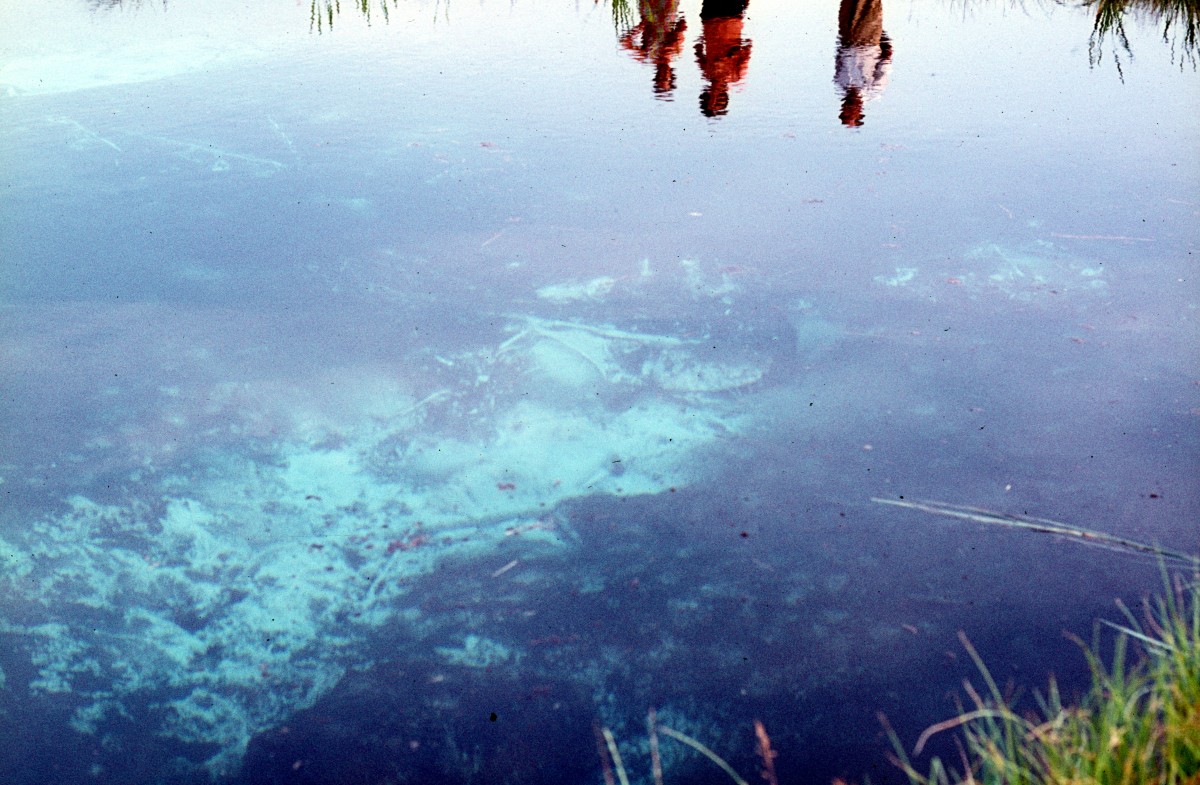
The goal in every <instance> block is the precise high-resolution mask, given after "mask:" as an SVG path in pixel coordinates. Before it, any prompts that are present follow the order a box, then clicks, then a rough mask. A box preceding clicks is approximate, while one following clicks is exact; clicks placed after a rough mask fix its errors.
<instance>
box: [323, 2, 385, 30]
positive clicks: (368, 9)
mask: <svg viewBox="0 0 1200 785" xmlns="http://www.w3.org/2000/svg"><path fill="white" fill-rule="evenodd" d="M391 3H392V6H393V7H395V5H396V0H391ZM347 4H348V5H351V6H353V7H354V10H355V11H358V13H359V14H360V15H361V16H362V17H363V18H364V19H366V20H367V24H368V25H370V24H371V13H372V5H371V0H347ZM378 6H379V13H380V14H381V15H382V16H383V21H384V24H386V23H387V21H388V0H378ZM341 12H342V3H341V0H311V2H310V4H309V29H310V30H316V31H317V32H318V33H321V32H324V31H325V30H332V29H333V18H334V17H335V16H337V15H338V14H340V13H341Z"/></svg>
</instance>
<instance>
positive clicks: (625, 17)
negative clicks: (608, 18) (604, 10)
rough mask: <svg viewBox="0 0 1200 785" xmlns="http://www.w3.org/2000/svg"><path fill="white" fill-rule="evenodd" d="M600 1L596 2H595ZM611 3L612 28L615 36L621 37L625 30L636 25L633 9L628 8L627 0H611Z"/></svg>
mask: <svg viewBox="0 0 1200 785" xmlns="http://www.w3.org/2000/svg"><path fill="white" fill-rule="evenodd" d="M600 1H601V0H596V2H600ZM611 3H612V19H613V27H615V28H616V29H617V35H622V34H623V33H624V32H625V31H626V30H628V29H629V28H631V27H633V26H634V25H635V24H637V22H636V21H635V20H634V13H633V8H632V7H630V5H629V0H611Z"/></svg>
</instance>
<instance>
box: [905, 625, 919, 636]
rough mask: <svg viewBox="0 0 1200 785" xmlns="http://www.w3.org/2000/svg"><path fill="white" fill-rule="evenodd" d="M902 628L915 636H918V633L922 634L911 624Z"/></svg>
mask: <svg viewBox="0 0 1200 785" xmlns="http://www.w3.org/2000/svg"><path fill="white" fill-rule="evenodd" d="M900 626H901V627H903V628H904V631H905V632H910V633H912V634H913V635H917V634H918V633H920V632H921V631H920V630H918V629H917V628H916V627H914V626H913V625H911V624H901V625H900Z"/></svg>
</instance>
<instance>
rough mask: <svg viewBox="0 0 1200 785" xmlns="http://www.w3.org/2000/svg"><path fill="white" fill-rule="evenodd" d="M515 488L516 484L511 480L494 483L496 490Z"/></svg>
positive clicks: (512, 489)
mask: <svg viewBox="0 0 1200 785" xmlns="http://www.w3.org/2000/svg"><path fill="white" fill-rule="evenodd" d="M516 489H517V484H516V483H512V482H498V483H496V490H500V491H515V490H516Z"/></svg>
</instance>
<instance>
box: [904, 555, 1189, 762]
mask: <svg viewBox="0 0 1200 785" xmlns="http://www.w3.org/2000/svg"><path fill="white" fill-rule="evenodd" d="M1193 580H1194V576H1193ZM1166 583H1167V585H1166V587H1165V592H1164V594H1163V595H1162V596H1161V597H1160V598H1158V599H1157V600H1155V601H1154V602H1153V603H1152V604H1151V603H1147V606H1146V613H1145V622H1143V623H1141V624H1139V623H1138V622H1137V620H1136V619H1135V618H1134V616H1133V614H1131V613H1129V611H1128V610H1126V609H1125V608H1124V607H1122V610H1123V611H1124V612H1125V615H1126V617H1127V619H1128V621H1129V626H1128V627H1117V629H1119V630H1120V633H1121V634H1120V637H1119V638H1118V639H1117V642H1116V644H1115V647H1114V651H1113V657H1112V664H1111V666H1109V667H1107V668H1106V667H1105V665H1104V663H1103V661H1102V660H1101V657H1100V655H1099V649H1098V645H1097V644H1096V643H1093V645H1092V646H1091V647H1090V648H1087V647H1084V651H1085V655H1086V656H1087V660H1088V664H1089V666H1090V667H1091V671H1092V680H1093V681H1092V687H1091V690H1090V691H1089V692H1088V693H1087V695H1085V696H1084V698H1083V700H1082V701H1081V703H1080V704H1079V706H1078V707H1075V708H1073V707H1068V706H1064V705H1063V703H1062V697H1061V695H1060V694H1059V692H1058V689H1057V687H1056V686H1055V684H1054V682H1053V681H1051V682H1050V687H1049V690H1048V692H1047V693H1046V694H1045V695H1044V696H1042V695H1039V696H1038V706H1039V708H1038V711H1037V712H1035V713H1029V714H1019V713H1017V711H1016V710H1015V709H1014V708H1013V707H1012V705H1011V703H1010V702H1009V699H1008V698H1006V697H1005V695H1004V694H1003V693H1002V692H1001V691H1000V688H999V687H998V686H997V684H996V682H995V681H994V680H993V679H992V677H991V675H990V674H989V673H988V670H987V668H986V667H985V666H984V664H983V660H982V659H981V658H980V656H979V654H978V653H977V652H976V651H975V649H974V647H972V646H971V643H970V641H968V640H967V639H966V637H965V636H962V642H963V645H964V646H965V647H966V649H967V653H968V654H970V656H971V659H972V660H973V661H974V663H975V665H976V667H977V668H978V669H979V672H980V674H981V675H982V677H983V682H984V684H985V686H986V687H987V690H986V691H985V692H984V693H983V694H982V695H981V694H979V693H978V692H976V691H975V690H974V689H973V688H972V687H971V686H970V685H969V684H968V685H967V692H968V695H969V696H970V699H971V707H970V709H969V710H965V711H963V712H962V713H961V714H960V715H959V716H958V717H956V718H954V719H951V720H948V721H946V722H942V723H938V724H937V725H934V726H933V727H931V728H930V729H929V730H927V731H926V732H925V733H924V734H922V736H921V738H920V739H919V740H918V742H917V747H916V750H915V751H914V752H915V753H919V752H920V750H921V748H922V747H923V746H924V744H925V742H926V741H928V739H929V738H930V737H931V736H933V735H934V734H936V733H940V732H942V731H946V730H950V729H953V728H958V729H959V731H960V734H961V738H960V739H957V740H956V741H957V743H958V746H959V753H960V756H961V758H962V770H961V771H957V770H955V769H954V768H953V767H950V766H947V765H945V764H943V763H942V761H941V760H939V759H937V758H935V759H934V760H933V761H932V762H931V764H930V768H929V774H928V775H925V774H922V773H920V772H918V771H917V770H916V768H915V767H914V766H913V764H912V762H911V761H910V759H909V758H908V756H907V755H906V754H905V751H904V748H903V747H902V746H901V744H900V742H899V739H897V738H896V736H895V734H894V733H892V734H891V736H892V744H893V747H894V748H895V750H896V762H897V763H898V764H899V765H900V766H901V768H902V769H903V770H904V771H905V773H906V774H907V775H908V777H909V780H910V782H912V783H914V785H961V784H965V783H973V785H1068V784H1071V785H1074V784H1075V783H1078V784H1079V785H1150V784H1153V785H1195V783H1200V583H1195V582H1193V583H1191V584H1190V585H1188V584H1186V583H1185V582H1184V581H1183V580H1182V579H1176V581H1175V582H1174V583H1173V584H1172V583H1171V582H1170V581H1169V580H1168V581H1167V582H1166ZM1110 626H1117V625H1110ZM1131 645H1134V646H1139V647H1141V649H1142V650H1143V654H1144V656H1143V657H1142V658H1141V659H1140V660H1139V661H1138V662H1136V663H1133V664H1130V663H1129V661H1128V658H1127V654H1128V649H1129V647H1130V646H1131Z"/></svg>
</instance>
